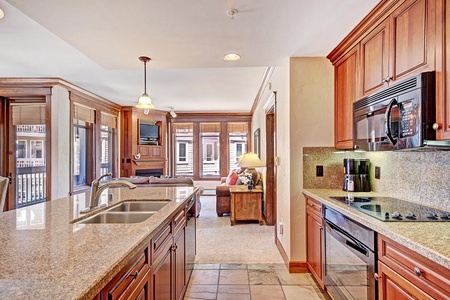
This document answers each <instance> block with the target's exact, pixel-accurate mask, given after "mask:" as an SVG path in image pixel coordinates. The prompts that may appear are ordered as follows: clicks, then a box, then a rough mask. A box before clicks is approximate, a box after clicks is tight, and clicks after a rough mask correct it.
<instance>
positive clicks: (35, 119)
mask: <svg viewBox="0 0 450 300" xmlns="http://www.w3.org/2000/svg"><path fill="white" fill-rule="evenodd" d="M12 124H13V125H45V104H26V105H13V106H12Z"/></svg>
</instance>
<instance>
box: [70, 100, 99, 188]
mask: <svg viewBox="0 0 450 300" xmlns="http://www.w3.org/2000/svg"><path fill="white" fill-rule="evenodd" d="M94 123H95V110H94V109H92V108H89V107H86V106H83V105H80V104H78V103H75V104H74V118H73V187H74V188H75V189H76V188H77V187H82V186H85V185H88V184H90V183H91V182H92V180H93V164H94V161H93V153H92V149H93V134H94V133H93V124H94Z"/></svg>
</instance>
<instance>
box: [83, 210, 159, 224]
mask: <svg viewBox="0 0 450 300" xmlns="http://www.w3.org/2000/svg"><path fill="white" fill-rule="evenodd" d="M154 214H155V212H109V211H106V212H101V213H98V214H96V215H94V216H92V217H90V218H87V219H83V220H80V221H78V222H76V223H77V224H110V223H120V224H129V223H140V222H144V221H145V220H147V219H148V218H150V217H151V216H153V215H154Z"/></svg>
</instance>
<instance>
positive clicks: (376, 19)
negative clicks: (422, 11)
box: [327, 0, 404, 63]
mask: <svg viewBox="0 0 450 300" xmlns="http://www.w3.org/2000/svg"><path fill="white" fill-rule="evenodd" d="M402 2H404V0H381V1H380V2H379V3H378V4H377V6H375V7H374V8H373V9H372V10H371V11H370V12H369V13H368V14H367V15H366V16H365V17H364V18H363V19H362V20H361V21H360V22H359V23H358V25H356V26H355V28H353V30H352V31H350V33H349V34H348V35H347V36H346V37H345V38H344V39H343V40H342V41H341V42H340V43H339V44H338V45H337V46H336V47H335V48H334V49H333V50H332V51H331V52H330V53H329V54H328V55H327V58H328V59H329V60H330V61H331V62H333V63H334V62H335V61H336V59H337V58H339V57H341V56H342V55H344V54H345V51H346V50H349V49H351V48H352V47H353V45H355V44H356V43H358V42H359V40H360V39H361V38H362V37H363V35H364V34H366V33H367V32H368V31H367V29H368V28H369V27H374V26H376V25H378V23H380V22H381V21H383V20H384V17H386V16H388V15H389V12H391V11H393V10H394V9H395V8H396V7H397V6H398V5H399V4H401V3H402Z"/></svg>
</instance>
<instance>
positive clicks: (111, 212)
mask: <svg viewBox="0 0 450 300" xmlns="http://www.w3.org/2000/svg"><path fill="white" fill-rule="evenodd" d="M169 202H170V200H161V201H125V202H122V203H119V204H117V205H115V206H113V207H111V208H109V209H107V210H104V211H101V212H98V213H97V214H95V215H93V216H91V217H88V218H86V219H82V220H80V221H78V222H75V223H76V224H110V223H116V224H128V223H140V222H143V221H145V220H147V219H148V218H150V217H151V216H153V215H154V214H155V213H156V212H157V211H158V210H160V209H161V208H163V207H164V206H165V205H167V204H168V203H169Z"/></svg>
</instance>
